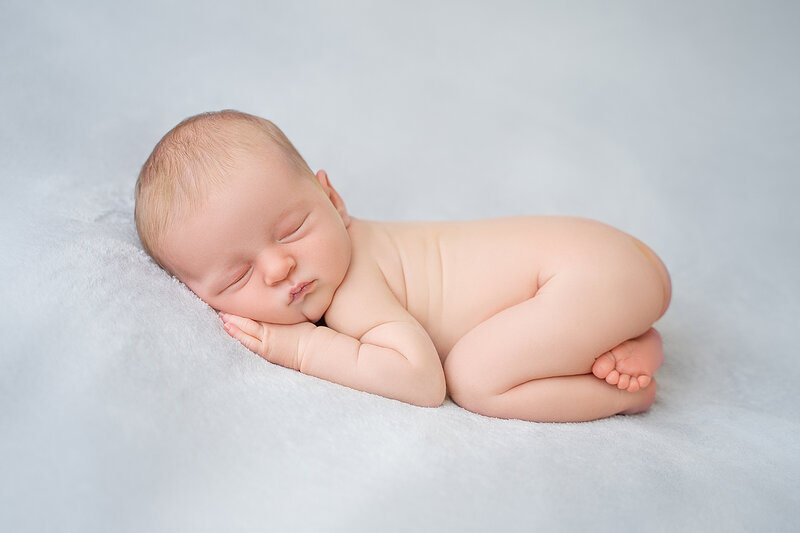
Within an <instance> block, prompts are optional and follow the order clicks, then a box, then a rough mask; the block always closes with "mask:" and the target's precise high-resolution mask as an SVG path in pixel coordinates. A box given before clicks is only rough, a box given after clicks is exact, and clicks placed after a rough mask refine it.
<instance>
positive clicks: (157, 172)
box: [134, 109, 313, 271]
mask: <svg viewBox="0 0 800 533" xmlns="http://www.w3.org/2000/svg"><path fill="white" fill-rule="evenodd" d="M265 142H266V144H267V145H269V146H273V147H277V148H278V150H277V151H278V153H279V154H282V155H283V156H284V157H285V158H286V159H287V160H288V161H289V162H290V163H291V164H292V165H294V166H295V168H297V170H299V171H300V173H301V174H306V173H308V174H311V175H313V172H312V171H311V169H310V168H309V166H308V164H307V163H306V162H305V160H304V159H303V157H302V156H301V155H300V153H299V152H298V151H297V149H296V148H295V147H294V145H292V143H291V142H290V141H289V139H288V138H287V137H286V135H284V133H283V132H282V131H281V130H280V128H278V126H276V125H275V124H273V123H272V122H270V121H269V120H267V119H264V118H261V117H257V116H255V115H250V114H248V113H242V112H241V111H235V110H232V109H226V110H223V111H212V112H208V113H200V114H198V115H194V116H191V117H189V118H187V119H185V120H183V121H181V122H180V123H179V124H178V125H177V126H175V127H174V128H172V129H171V130H170V131H169V132H167V134H166V135H164V137H162V138H161V140H160V141H158V144H156V146H155V148H153V151H152V153H151V154H150V156H149V157H148V158H147V161H145V163H144V165H143V166H142V170H141V172H139V178H138V179H137V180H136V190H135V201H136V204H135V205H136V207H135V208H134V219H135V220H136V231H137V233H138V234H139V240H140V241H141V242H142V246H143V247H144V249H145V251H146V252H147V253H148V254H149V255H150V256H151V257H152V258H153V259H154V260H155V261H156V263H158V264H159V265H160V266H161V267H162V268H164V269H165V270H167V271H169V269H168V268H167V267H166V266H165V265H164V263H163V261H162V260H161V258H160V252H161V242H162V239H163V237H164V234H165V233H166V231H167V230H168V229H169V228H170V226H171V225H172V224H173V223H174V222H175V220H177V219H179V217H181V216H185V215H187V214H190V213H192V212H196V211H197V210H198V209H200V208H202V205H203V203H204V201H205V199H206V198H207V197H208V194H209V193H210V192H211V191H213V190H215V189H218V188H220V187H222V186H224V185H225V183H226V181H227V177H228V176H229V174H230V172H231V169H232V168H233V166H234V162H235V160H236V158H237V156H241V155H242V154H245V153H253V151H254V150H259V149H261V150H263V149H264V147H265Z"/></svg>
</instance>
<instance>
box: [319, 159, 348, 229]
mask: <svg viewBox="0 0 800 533" xmlns="http://www.w3.org/2000/svg"><path fill="white" fill-rule="evenodd" d="M316 178H317V181H318V182H319V184H320V187H322V190H323V191H325V194H327V195H328V199H329V200H330V201H331V203H332V204H333V207H334V208H335V209H336V211H338V212H339V216H340V217H342V221H343V222H344V225H345V227H348V226H349V225H350V215H349V214H348V213H347V207H346V206H345V205H344V200H342V197H341V196H339V193H338V192H336V189H334V188H333V185H331V182H330V180H329V179H328V173H327V172H325V171H324V170H319V171H318V172H317V173H316Z"/></svg>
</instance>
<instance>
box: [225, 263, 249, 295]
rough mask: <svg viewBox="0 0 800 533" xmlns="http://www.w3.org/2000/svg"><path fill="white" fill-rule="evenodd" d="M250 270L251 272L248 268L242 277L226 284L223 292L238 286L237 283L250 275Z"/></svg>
mask: <svg viewBox="0 0 800 533" xmlns="http://www.w3.org/2000/svg"><path fill="white" fill-rule="evenodd" d="M250 270H251V269H250V268H248V269H247V270H245V271H244V272H243V273H242V275H241V276H239V277H237V278H236V279H235V280H233V281H232V282H231V283H230V284H228V286H227V287H225V289H224V290H228V289H232V288H233V287H235V286H236V285H238V284H239V283H240V282H241V281H242V280H244V278H246V277H247V275H248V274H249V273H250Z"/></svg>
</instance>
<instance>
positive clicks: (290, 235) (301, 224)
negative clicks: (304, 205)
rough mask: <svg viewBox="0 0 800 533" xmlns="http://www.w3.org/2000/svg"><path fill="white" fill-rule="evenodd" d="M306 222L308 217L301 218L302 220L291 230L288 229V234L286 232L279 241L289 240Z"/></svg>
mask: <svg viewBox="0 0 800 533" xmlns="http://www.w3.org/2000/svg"><path fill="white" fill-rule="evenodd" d="M306 220H308V215H306V216H305V217H303V219H302V220H301V221H300V223H299V224H297V225H295V226H293V227H292V229H290V230H289V231H288V232H286V233H285V234H284V235H283V237H281V238H280V239H279V240H281V241H285V240H286V239H289V238H290V237H292V236H294V235H295V234H296V233H297V232H298V231H300V228H302V227H303V225H304V224H305V223H306Z"/></svg>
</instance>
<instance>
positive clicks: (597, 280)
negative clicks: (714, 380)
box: [135, 110, 671, 422]
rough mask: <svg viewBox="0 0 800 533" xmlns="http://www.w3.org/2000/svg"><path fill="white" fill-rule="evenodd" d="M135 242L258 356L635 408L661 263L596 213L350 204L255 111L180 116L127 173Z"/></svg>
mask: <svg viewBox="0 0 800 533" xmlns="http://www.w3.org/2000/svg"><path fill="white" fill-rule="evenodd" d="M135 217H136V228H137V231H138V232H139V237H140V239H141V241H142V245H143V246H144V248H145V250H146V251H147V252H148V253H149V254H150V255H151V256H152V257H153V259H154V260H155V261H156V262H157V263H158V264H159V265H160V266H161V267H163V268H164V269H165V270H166V271H167V272H169V273H170V274H172V275H174V276H175V277H177V278H178V279H179V280H180V281H182V282H183V283H184V284H186V286H187V287H189V288H190V289H191V290H192V291H194V293H195V294H197V295H198V296H199V297H200V298H201V299H203V300H204V301H205V302H207V303H208V304H209V305H210V306H212V307H213V308H214V309H215V310H217V311H219V316H220V318H221V320H222V323H223V325H224V328H225V331H227V332H228V333H229V334H230V335H231V336H232V337H234V338H235V339H237V340H238V341H239V342H240V343H241V344H242V345H244V346H245V347H246V348H248V349H249V350H251V351H253V352H255V353H256V354H258V355H260V356H261V357H263V358H264V359H266V360H267V361H269V362H272V363H275V364H278V365H282V366H284V367H288V368H292V369H295V370H298V371H300V372H303V373H304V374H309V375H312V376H316V377H319V378H322V379H325V380H329V381H332V382H335V383H339V384H342V385H345V386H347V387H352V388H354V389H358V390H361V391H366V392H371V393H374V394H379V395H381V396H385V397H388V398H394V399H397V400H400V401H403V402H408V403H411V404H415V405H420V406H429V407H433V406H438V405H440V404H441V403H442V402H443V401H444V398H445V395H446V394H449V396H450V398H451V399H452V400H453V401H454V402H455V403H457V404H458V405H460V406H462V407H463V408H465V409H468V410H470V411H473V412H475V413H480V414H483V415H487V416H493V417H500V418H516V419H523V420H532V421H562V422H567V421H583V420H594V419H598V418H603V417H608V416H611V415H615V414H632V413H639V412H642V411H645V410H646V409H648V408H649V407H650V405H651V404H652V403H653V399H654V397H655V393H656V382H655V380H654V379H653V375H654V373H655V371H656V370H657V369H658V367H659V366H660V365H661V363H662V360H663V355H662V345H661V337H660V335H659V334H658V332H657V331H656V330H655V329H653V328H652V324H653V323H654V322H655V321H656V320H657V319H658V318H659V317H661V316H662V315H663V314H664V312H665V311H666V309H667V306H668V305H669V302H670V297H671V286H670V278H669V274H668V273H667V269H666V267H665V266H664V264H663V263H662V262H661V260H660V259H659V258H658V257H657V256H656V254H655V253H654V252H653V251H652V250H651V249H650V248H648V247H647V246H646V245H644V244H643V243H642V242H640V241H639V240H637V239H635V238H633V237H631V236H630V235H627V234H626V233H623V232H622V231H619V230H617V229H614V228H612V227H609V226H607V225H605V224H602V223H599V222H595V221H591V220H587V219H582V218H573V217H558V216H530V217H513V218H499V219H491V220H479V221H471V222H437V223H427V222H424V223H423V222H419V223H415V222H402V223H394V222H373V221H368V220H361V219H358V218H355V217H353V216H350V214H349V213H348V211H347V209H346V207H345V204H344V202H343V200H342V198H341V197H340V196H339V194H338V193H337V192H336V189H334V187H333V185H332V184H331V180H330V178H329V177H328V175H327V174H326V172H325V171H324V170H319V171H318V172H317V173H316V174H315V173H314V172H312V171H311V169H310V168H309V167H308V165H307V164H306V162H305V161H304V160H303V158H302V157H301V156H300V154H299V153H298V152H297V150H295V148H294V146H292V144H291V142H290V141H289V140H288V139H287V138H286V137H285V135H284V134H283V133H282V132H281V131H280V130H279V129H278V128H277V127H276V126H275V125H274V124H273V123H271V122H269V121H268V120H265V119H263V118H260V117H256V116H253V115H249V114H245V113H240V112H238V111H230V110H229V111H221V112H214V113H204V114H200V115H196V116H194V117H190V118H188V119H186V120H184V121H183V122H181V123H180V124H178V125H177V126H176V127H175V128H173V129H172V130H171V131H170V132H169V133H167V134H166V135H165V136H164V137H163V138H162V139H161V141H159V143H158V144H157V145H156V147H155V148H154V149H153V152H152V154H150V157H149V158H148V159H147V161H146V162H145V164H144V166H143V167H142V171H141V173H140V175H139V179H138V181H137V184H136V213H135Z"/></svg>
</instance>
